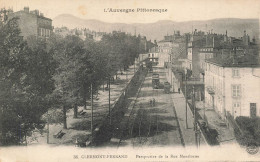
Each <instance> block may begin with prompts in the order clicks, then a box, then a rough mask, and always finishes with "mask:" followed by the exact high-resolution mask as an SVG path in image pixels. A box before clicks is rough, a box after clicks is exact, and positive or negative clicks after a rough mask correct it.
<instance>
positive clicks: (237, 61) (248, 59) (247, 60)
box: [205, 55, 260, 67]
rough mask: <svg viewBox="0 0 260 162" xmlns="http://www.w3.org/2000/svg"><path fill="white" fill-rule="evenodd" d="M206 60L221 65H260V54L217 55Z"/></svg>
mask: <svg viewBox="0 0 260 162" xmlns="http://www.w3.org/2000/svg"><path fill="white" fill-rule="evenodd" d="M205 62H208V63H211V64H215V65H218V66H221V67H260V59H259V56H255V55H245V56H242V57H225V58H222V57H215V58H211V59H208V60H205Z"/></svg>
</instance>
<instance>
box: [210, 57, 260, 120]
mask: <svg viewBox="0 0 260 162" xmlns="http://www.w3.org/2000/svg"><path fill="white" fill-rule="evenodd" d="M232 55H233V56H232V57H229V56H228V57H226V58H221V57H219V58H212V59H209V60H206V61H205V62H206V64H205V65H206V66H205V102H206V104H207V106H209V107H212V108H214V109H215V110H216V112H218V113H219V115H220V116H221V117H223V118H225V117H226V115H227V113H230V114H231V115H232V116H233V117H237V116H250V117H255V116H260V91H259V89H260V64H259V59H258V58H257V57H256V56H254V55H250V54H248V55H245V56H241V57H236V56H235V54H234V53H233V54H232Z"/></svg>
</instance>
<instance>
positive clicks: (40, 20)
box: [8, 7, 53, 39]
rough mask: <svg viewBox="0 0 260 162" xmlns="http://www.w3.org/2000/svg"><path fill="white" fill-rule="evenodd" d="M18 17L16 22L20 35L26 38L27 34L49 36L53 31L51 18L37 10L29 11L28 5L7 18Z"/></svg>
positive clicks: (41, 36) (39, 36)
mask: <svg viewBox="0 0 260 162" xmlns="http://www.w3.org/2000/svg"><path fill="white" fill-rule="evenodd" d="M14 17H17V18H19V19H18V23H19V27H20V29H21V36H23V37H24V39H27V38H28V37H29V36H35V37H36V38H49V37H50V36H51V34H52V31H53V26H52V20H51V19H49V18H46V17H44V15H43V14H42V13H40V12H39V10H34V11H30V10H29V7H24V10H21V11H17V12H13V13H12V14H9V15H8V19H12V18H14Z"/></svg>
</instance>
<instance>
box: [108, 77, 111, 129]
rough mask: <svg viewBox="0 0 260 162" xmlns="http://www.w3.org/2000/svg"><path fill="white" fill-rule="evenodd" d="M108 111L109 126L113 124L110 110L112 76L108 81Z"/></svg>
mask: <svg viewBox="0 0 260 162" xmlns="http://www.w3.org/2000/svg"><path fill="white" fill-rule="evenodd" d="M108 111H109V124H111V110H110V76H109V79H108Z"/></svg>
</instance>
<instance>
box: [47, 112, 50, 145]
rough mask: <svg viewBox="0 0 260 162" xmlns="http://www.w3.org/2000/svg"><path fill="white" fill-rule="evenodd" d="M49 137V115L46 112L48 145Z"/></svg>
mask: <svg viewBox="0 0 260 162" xmlns="http://www.w3.org/2000/svg"><path fill="white" fill-rule="evenodd" d="M49 137H50V114H49V112H48V113H47V144H49V143H50V141H49Z"/></svg>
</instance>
